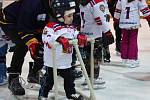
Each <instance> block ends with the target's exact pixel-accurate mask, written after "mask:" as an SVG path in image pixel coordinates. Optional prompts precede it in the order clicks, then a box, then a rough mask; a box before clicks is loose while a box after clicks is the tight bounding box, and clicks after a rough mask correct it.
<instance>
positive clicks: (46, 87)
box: [39, 67, 76, 97]
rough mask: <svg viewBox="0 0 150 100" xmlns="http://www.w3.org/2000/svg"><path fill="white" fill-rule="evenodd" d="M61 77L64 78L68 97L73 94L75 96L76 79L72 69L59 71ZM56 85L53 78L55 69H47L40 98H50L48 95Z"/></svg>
mask: <svg viewBox="0 0 150 100" xmlns="http://www.w3.org/2000/svg"><path fill="white" fill-rule="evenodd" d="M58 73H59V75H60V76H61V77H62V78H64V89H65V92H66V96H67V97H68V96H70V95H71V94H75V93H76V91H75V84H74V81H75V77H74V75H73V74H74V73H73V70H72V68H68V69H58ZM53 85H54V78H53V68H51V67H46V73H45V74H44V77H43V79H42V82H41V88H40V91H39V96H43V97H48V93H49V91H50V90H52V88H53Z"/></svg>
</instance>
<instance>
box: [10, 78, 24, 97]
mask: <svg viewBox="0 0 150 100" xmlns="http://www.w3.org/2000/svg"><path fill="white" fill-rule="evenodd" d="M8 88H9V89H10V91H11V92H12V93H13V95H25V89H24V88H23V87H22V86H21V84H20V82H19V77H17V78H14V79H11V82H10V83H9V84H8Z"/></svg>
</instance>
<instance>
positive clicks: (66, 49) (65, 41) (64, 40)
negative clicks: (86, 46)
mask: <svg viewBox="0 0 150 100" xmlns="http://www.w3.org/2000/svg"><path fill="white" fill-rule="evenodd" d="M56 41H57V42H59V43H60V44H62V46H63V52H64V53H71V52H72V45H71V44H69V40H68V39H67V38H65V37H61V36H60V37H58V39H57V40H56Z"/></svg>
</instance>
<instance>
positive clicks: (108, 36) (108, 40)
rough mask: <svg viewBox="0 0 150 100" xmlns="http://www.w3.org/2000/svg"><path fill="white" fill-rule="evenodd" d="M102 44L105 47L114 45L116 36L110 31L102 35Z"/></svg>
mask: <svg viewBox="0 0 150 100" xmlns="http://www.w3.org/2000/svg"><path fill="white" fill-rule="evenodd" d="M102 43H103V46H108V45H110V44H112V43H114V36H113V34H112V33H111V32H110V30H109V31H107V32H106V33H103V35H102Z"/></svg>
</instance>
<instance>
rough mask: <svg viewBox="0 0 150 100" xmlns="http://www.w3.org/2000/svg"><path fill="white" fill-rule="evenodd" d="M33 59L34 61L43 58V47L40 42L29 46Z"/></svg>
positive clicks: (34, 42)
mask: <svg viewBox="0 0 150 100" xmlns="http://www.w3.org/2000/svg"><path fill="white" fill-rule="evenodd" d="M28 49H29V51H30V54H31V57H32V59H34V60H37V59H42V58H43V51H44V50H43V46H42V44H40V43H39V42H38V41H33V42H31V43H30V44H29V45H28Z"/></svg>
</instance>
